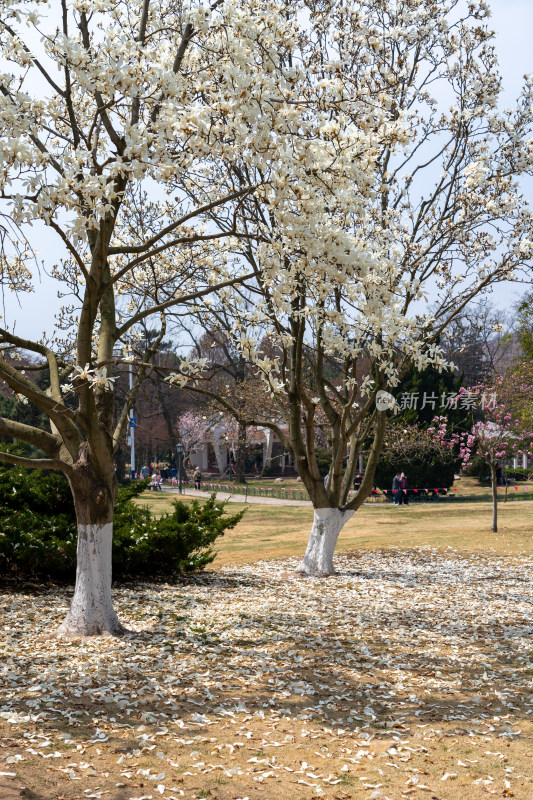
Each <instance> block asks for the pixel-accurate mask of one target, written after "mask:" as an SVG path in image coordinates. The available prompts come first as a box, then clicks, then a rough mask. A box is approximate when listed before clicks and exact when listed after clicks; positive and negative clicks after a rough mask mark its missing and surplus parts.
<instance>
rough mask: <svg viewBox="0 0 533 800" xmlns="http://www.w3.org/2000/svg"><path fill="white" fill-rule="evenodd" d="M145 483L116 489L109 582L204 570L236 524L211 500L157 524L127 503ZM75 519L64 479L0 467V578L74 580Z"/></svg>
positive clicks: (177, 509)
mask: <svg viewBox="0 0 533 800" xmlns="http://www.w3.org/2000/svg"><path fill="white" fill-rule="evenodd" d="M147 483H148V481H138V482H136V483H131V484H130V485H129V486H127V487H120V488H119V490H118V496H117V502H116V505H115V516H114V535H113V578H114V579H115V580H125V579H133V578H137V577H143V578H166V579H170V578H172V576H174V575H175V574H176V573H180V572H188V571H191V570H196V569H202V568H203V567H205V566H206V564H209V563H210V562H211V561H212V560H213V558H214V556H215V554H214V551H213V548H212V545H213V543H214V541H215V539H217V538H218V537H219V536H222V535H223V534H224V532H225V531H226V530H229V529H231V528H233V527H235V525H237V523H238V522H239V520H240V519H241V518H242V515H243V512H239V513H238V514H234V515H232V516H225V504H224V503H221V502H217V501H216V500H215V497H214V495H213V496H212V497H211V498H210V499H209V500H206V501H205V502H204V503H202V504H201V503H199V502H198V501H197V500H194V501H193V502H192V503H190V504H188V503H187V504H186V503H183V502H180V501H176V502H175V503H174V510H173V512H172V513H170V514H164V515H163V516H162V517H161V518H160V519H157V518H156V517H154V515H153V514H152V513H151V512H150V510H149V509H148V508H143V507H140V506H137V505H136V504H135V503H134V502H133V499H134V498H135V497H136V496H137V495H139V494H140V493H141V492H143V491H144V489H145V488H146V484H147ZM76 544H77V532H76V516H75V512H74V504H73V501H72V495H71V492H70V487H69V485H68V482H67V480H66V479H65V478H64V477H63V476H62V475H60V474H56V473H44V472H40V471H34V470H27V469H23V468H20V467H11V466H8V465H4V464H1V465H0V575H1V576H3V577H15V578H21V579H40V580H55V581H73V580H74V577H75V574H76Z"/></svg>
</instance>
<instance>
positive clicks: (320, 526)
mask: <svg viewBox="0 0 533 800" xmlns="http://www.w3.org/2000/svg"><path fill="white" fill-rule="evenodd" d="M353 513H354V512H353V511H341V510H340V509H338V508H315V512H314V520H313V527H312V528H311V533H310V535H309V542H308V544H307V550H306V551H305V555H304V557H303V559H302V562H301V564H300V565H299V567H298V569H297V572H299V573H300V574H301V575H310V576H315V577H325V576H327V575H334V574H335V568H334V566H333V553H334V552H335V545H336V544H337V539H338V538H339V533H340V532H341V530H342V528H343V526H344V524H345V523H346V522H348V520H349V519H350V517H352V516H353Z"/></svg>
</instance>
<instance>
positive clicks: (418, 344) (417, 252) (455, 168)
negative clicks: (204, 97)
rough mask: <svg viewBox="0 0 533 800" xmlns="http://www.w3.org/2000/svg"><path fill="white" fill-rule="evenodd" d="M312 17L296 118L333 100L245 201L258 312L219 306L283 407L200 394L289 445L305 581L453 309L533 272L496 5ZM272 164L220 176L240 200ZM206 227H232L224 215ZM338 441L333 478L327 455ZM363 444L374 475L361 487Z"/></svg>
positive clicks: (240, 252)
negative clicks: (300, 507)
mask: <svg viewBox="0 0 533 800" xmlns="http://www.w3.org/2000/svg"><path fill="white" fill-rule="evenodd" d="M303 8H305V9H307V11H308V13H307V14H302V15H301V19H302V23H301V24H302V25H303V26H304V27H305V22H304V20H305V19H309V20H310V22H309V23H308V25H307V28H306V30H307V31H308V36H306V37H305V39H303V40H302V43H300V41H298V44H297V46H296V47H295V48H294V50H293V51H292V52H291V53H290V54H287V56H286V63H287V64H288V65H289V67H290V69H291V70H292V73H291V74H300V76H301V80H302V81H304V82H305V81H307V84H308V88H307V90H306V92H304V93H303V95H302V99H301V105H300V106H299V108H300V109H301V108H302V107H303V108H305V99H306V97H312V96H314V94H315V93H320V95H321V97H322V98H323V104H322V106H320V105H318V110H316V107H310V106H309V107H308V109H307V117H306V122H305V127H301V128H300V133H301V134H303V135H300V137H299V138H298V140H296V141H295V143H294V148H293V150H294V160H293V162H292V163H290V162H287V163H286V165H284V169H280V170H277V174H276V179H275V181H273V182H272V185H271V187H269V189H268V191H266V192H265V193H264V194H262V195H261V196H258V195H257V194H256V195H254V196H253V197H249V198H246V199H245V200H244V201H243V208H244V213H245V215H246V228H247V231H248V232H249V233H250V238H249V239H247V240H246V241H243V240H241V242H239V243H236V244H237V247H236V248H235V250H234V253H235V261H236V262H238V263H248V264H250V266H251V267H252V268H253V269H254V272H255V275H254V278H253V279H252V280H250V281H248V282H247V284H248V291H249V292H250V293H252V296H254V297H255V306H254V308H252V309H251V308H250V307H249V305H248V302H247V301H246V300H245V298H244V297H243V294H242V292H241V291H240V290H239V291H234V290H232V289H231V288H228V289H227V290H224V291H223V292H219V293H218V298H219V302H220V304H221V305H222V306H224V309H225V313H226V314H229V315H231V316H232V319H233V336H234V338H235V341H236V342H237V343H238V346H239V347H240V349H241V352H242V353H243V356H244V357H245V358H246V360H247V362H248V369H249V371H250V373H251V374H252V376H254V377H255V378H259V379H261V380H262V381H263V384H264V386H265V387H266V389H267V391H268V393H269V396H270V402H269V403H265V404H264V407H263V409H262V410H261V411H260V412H257V413H253V414H251V413H249V412H248V411H246V412H245V413H240V411H239V407H237V405H236V404H232V403H231V401H230V399H229V398H223V397H217V396H216V395H215V393H213V392H212V390H211V389H210V387H209V385H208V383H207V382H205V383H204V384H203V385H202V382H201V381H200V382H198V383H197V385H196V390H197V391H202V392H203V393H204V394H206V395H208V396H211V397H212V399H213V401H214V402H217V401H218V402H219V403H220V405H221V406H222V407H223V408H225V409H226V410H227V411H229V412H230V413H233V414H234V415H235V417H236V418H237V419H238V420H239V422H240V423H241V424H243V425H261V426H266V427H269V428H270V429H272V430H273V431H274V432H275V433H276V435H277V436H278V438H279V439H280V441H281V442H282V443H283V445H284V446H285V447H286V448H287V449H288V450H289V451H290V452H291V454H292V455H293V457H294V459H295V462H296V465H297V469H298V472H299V474H300V476H301V478H302V480H303V482H304V484H305V486H306V488H307V490H308V492H309V494H310V497H311V500H312V502H313V505H314V508H315V521H314V524H313V527H312V530H311V534H310V539H309V545H308V548H307V551H306V553H305V556H304V558H303V561H302V563H301V565H300V567H299V569H300V571H301V572H302V573H304V574H307V575H328V574H331V573H332V572H333V569H334V568H333V552H334V549H335V544H336V541H337V537H338V535H339V532H340V531H341V529H342V526H343V525H344V524H345V522H346V521H347V520H348V519H349V518H350V517H351V516H352V515H353V514H354V512H355V511H357V509H358V508H359V507H360V506H361V504H362V503H363V502H364V500H365V498H366V497H367V496H368V494H369V492H370V491H371V488H372V483H373V476H374V471H375V468H376V464H377V460H378V458H379V454H380V451H381V449H382V446H383V440H384V432H385V428H386V417H387V414H388V413H390V411H388V410H387V404H388V400H387V397H388V392H389V391H390V390H391V389H392V388H393V387H395V386H397V385H398V383H400V382H401V377H402V374H403V373H404V371H405V370H407V369H408V368H409V367H410V365H412V364H414V365H415V366H416V367H417V368H419V369H422V368H424V367H426V366H428V365H430V364H432V365H436V366H437V367H440V368H445V367H446V364H445V363H444V360H443V358H442V357H441V354H440V352H439V349H438V347H437V342H438V339H439V336H440V335H441V334H442V333H443V332H444V331H446V330H447V328H448V327H449V326H450V324H451V322H452V321H453V319H454V318H455V316H456V315H457V314H458V313H460V312H461V310H462V309H463V308H465V307H466V305H467V304H468V303H469V302H470V301H471V300H472V299H473V298H474V297H475V296H476V295H478V294H479V293H480V292H481V291H483V290H484V289H486V288H488V287H490V286H492V285H494V284H495V283H496V282H498V281H500V280H502V279H504V278H508V277H510V276H511V275H513V274H514V273H516V271H517V270H520V269H521V268H524V267H525V266H527V265H528V264H530V259H531V255H532V247H533V246H532V243H531V240H530V235H531V222H532V220H531V213H530V210H529V208H528V206H527V203H526V202H525V200H524V199H523V197H522V194H521V190H520V185H519V180H520V176H521V175H523V174H526V173H528V172H530V170H531V164H532V140H531V122H532V113H531V112H532V109H531V86H532V84H531V81H530V80H526V82H525V85H524V89H523V92H522V95H521V96H520V98H518V100H517V102H516V105H515V106H514V108H512V109H511V110H507V111H499V93H500V77H499V74H498V69H497V64H496V58H495V55H494V51H493V47H492V44H491V39H492V34H491V32H490V30H489V29H488V28H487V26H486V22H485V21H486V19H487V18H488V16H489V11H488V7H487V5H486V3H485V2H483V1H482V0H479V1H478V0H473V2H470V3H468V8H466V4H464V3H462V2H455V0H444V1H442V0H439V2H431V0H429V2H428V0H408V1H407V0H405V1H403V0H351V2H340V3H339V2H325V3H324V2H321V3H316V4H315V3H313V2H307V3H303V4H302V9H303ZM294 113H295V109H293V108H292V107H291V108H289V109H287V111H286V116H285V119H287V120H288V119H290V117H291V114H294ZM276 124H280V123H278V121H276ZM268 170H269V165H268V163H267V164H265V165H262V167H261V171H260V172H254V171H253V170H252V169H251V168H250V165H249V164H247V163H246V160H245V159H244V158H240V159H237V160H235V161H232V162H231V163H229V162H226V163H225V164H221V166H220V169H219V171H218V172H217V175H216V180H217V184H218V185H220V186H226V187H227V190H228V191H229V190H230V189H231V190H236V189H237V188H239V187H245V186H247V185H248V184H249V183H254V182H255V181H256V180H257V179H258V175H259V174H261V175H263V174H265V173H268ZM191 196H192V197H193V198H196V197H198V199H199V196H197V195H196V194H195V193H194V192H192V194H191ZM211 218H212V220H213V223H214V224H216V225H217V228H218V230H220V231H225V230H228V226H229V222H228V221H227V220H226V219H224V218H223V216H222V215H220V214H218V212H217V210H216V209H214V210H213V212H212V213H211ZM213 252H214V255H213V257H214V258H215V259H217V258H227V253H224V255H223V256H221V255H218V251H217V248H214V250H213ZM428 298H430V300H431V311H430V307H429V305H428ZM207 374H208V373H207V372H206V373H205V375H207ZM172 380H178V381H179V382H181V383H183V381H186V378H185V377H184V376H179V375H178V376H175V377H174V378H172ZM383 392H385V394H383ZM324 440H325V441H326V442H327V447H328V449H329V454H330V460H331V466H330V470H329V475H328V477H327V480H326V481H324V480H323V478H322V477H321V474H320V472H319V468H318V464H317V458H316V448H317V442H320V441H322V442H323V441H324ZM362 451H365V452H366V453H367V459H366V470H365V474H364V479H363V481H362V483H361V485H360V488H359V489H358V491H357V492H356V493H355V494H353V493H351V488H352V481H353V476H354V473H355V471H356V469H357V466H358V458H359V454H360V453H361V452H362Z"/></svg>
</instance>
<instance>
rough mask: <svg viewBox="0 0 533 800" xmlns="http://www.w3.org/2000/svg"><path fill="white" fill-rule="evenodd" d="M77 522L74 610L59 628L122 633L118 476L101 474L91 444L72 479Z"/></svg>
mask: <svg viewBox="0 0 533 800" xmlns="http://www.w3.org/2000/svg"><path fill="white" fill-rule="evenodd" d="M69 481H70V486H71V489H72V496H73V498H74V506H75V509H76V518H77V522H78V547H77V567H76V585H75V589H74V597H73V598H72V603H71V605H70V610H69V612H68V614H67V616H66V618H65V620H64V621H63V623H62V624H61V626H60V627H59V630H58V635H60V636H66V637H69V636H99V635H102V634H108V635H113V636H120V635H122V634H124V633H125V632H126V629H125V628H124V627H123V626H122V625H121V624H120V622H119V620H118V617H117V614H116V612H115V610H114V608H113V603H112V600H111V564H112V543H113V508H114V502H115V495H116V478H115V475H114V473H113V470H112V468H111V470H109V469H108V470H107V471H106V475H105V476H104V477H102V475H99V476H96V475H95V473H94V469H93V468H92V467H91V465H90V458H89V451H88V447H87V445H84V450H83V451H82V453H81V456H80V460H79V461H78V463H77V464H76V465H75V469H74V474H73V475H72V476H70V478H69Z"/></svg>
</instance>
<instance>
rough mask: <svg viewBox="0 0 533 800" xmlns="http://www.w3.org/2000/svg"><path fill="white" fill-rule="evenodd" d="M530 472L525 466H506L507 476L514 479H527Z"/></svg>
mask: <svg viewBox="0 0 533 800" xmlns="http://www.w3.org/2000/svg"><path fill="white" fill-rule="evenodd" d="M529 472H530V470H529V469H524V468H523V467H505V477H506V478H509V479H510V480H512V481H527V479H528V476H529Z"/></svg>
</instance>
